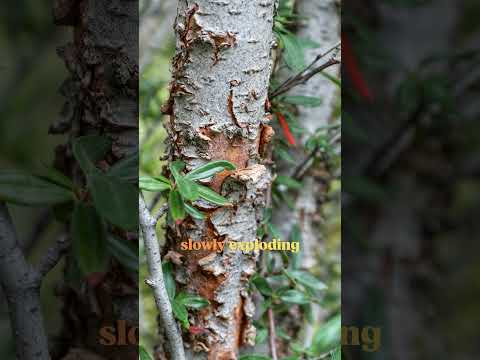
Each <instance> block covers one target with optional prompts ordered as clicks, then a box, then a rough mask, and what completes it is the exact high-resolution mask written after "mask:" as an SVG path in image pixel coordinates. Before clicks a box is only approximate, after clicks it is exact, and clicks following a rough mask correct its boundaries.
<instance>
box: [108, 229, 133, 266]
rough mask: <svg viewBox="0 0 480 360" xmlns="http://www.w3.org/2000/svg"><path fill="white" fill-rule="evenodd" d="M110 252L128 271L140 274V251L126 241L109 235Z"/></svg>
mask: <svg viewBox="0 0 480 360" xmlns="http://www.w3.org/2000/svg"><path fill="white" fill-rule="evenodd" d="M108 251H109V252H110V254H111V255H112V256H114V257H115V259H117V260H118V262H119V263H120V264H122V265H123V266H125V267H126V268H127V269H129V270H131V271H134V272H138V263H139V260H138V249H136V248H135V247H134V246H132V245H130V244H129V243H127V241H126V240H123V239H119V238H118V237H116V236H115V235H111V234H109V235H108Z"/></svg>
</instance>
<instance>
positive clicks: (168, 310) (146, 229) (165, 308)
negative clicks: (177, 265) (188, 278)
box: [138, 194, 185, 360]
mask: <svg viewBox="0 0 480 360" xmlns="http://www.w3.org/2000/svg"><path fill="white" fill-rule="evenodd" d="M138 201H139V222H140V230H141V232H142V235H143V241H144V242H145V254H146V256H147V264H148V270H149V273H150V277H149V278H148V279H147V280H145V282H146V283H147V285H149V286H150V287H151V288H152V289H153V292H154V297H155V303H156V305H157V310H158V315H159V317H160V320H161V324H162V325H163V328H164V330H165V334H166V336H167V340H168V344H169V350H170V355H171V359H172V360H185V350H184V347H183V339H182V336H181V334H180V331H179V329H178V327H177V322H176V321H175V318H174V317H173V311H172V305H171V304H170V299H169V298H168V293H167V289H166V287H165V280H164V278H163V272H162V259H161V257H160V247H159V245H158V239H157V234H156V231H155V226H156V224H157V219H156V218H154V217H152V215H151V214H150V211H149V210H148V208H147V205H146V204H145V200H144V199H143V197H142V195H141V194H140V196H139V198H138ZM162 209H163V207H162ZM165 212H166V210H165V211H163V213H165Z"/></svg>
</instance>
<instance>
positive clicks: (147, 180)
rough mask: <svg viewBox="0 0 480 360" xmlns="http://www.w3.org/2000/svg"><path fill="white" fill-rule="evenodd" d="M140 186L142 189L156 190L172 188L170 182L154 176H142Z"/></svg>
mask: <svg viewBox="0 0 480 360" xmlns="http://www.w3.org/2000/svg"><path fill="white" fill-rule="evenodd" d="M139 187H140V189H141V190H145V191H155V192H161V191H165V190H170V189H171V188H172V186H171V185H170V182H168V181H163V180H162V179H161V178H152V177H148V176H142V177H140V179H139Z"/></svg>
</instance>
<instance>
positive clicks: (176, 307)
mask: <svg viewBox="0 0 480 360" xmlns="http://www.w3.org/2000/svg"><path fill="white" fill-rule="evenodd" d="M172 310H173V313H174V314H175V317H176V318H177V319H178V320H179V321H180V322H181V323H182V326H183V327H184V328H186V329H188V328H189V327H190V323H189V322H188V311H187V308H186V307H185V305H183V304H181V303H179V302H178V301H176V300H173V301H172Z"/></svg>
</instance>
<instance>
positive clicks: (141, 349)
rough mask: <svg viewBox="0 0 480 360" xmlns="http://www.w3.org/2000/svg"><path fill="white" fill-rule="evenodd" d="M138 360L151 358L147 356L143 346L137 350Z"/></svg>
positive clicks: (149, 359) (150, 359)
mask: <svg viewBox="0 0 480 360" xmlns="http://www.w3.org/2000/svg"><path fill="white" fill-rule="evenodd" d="M139 355H140V360H152V357H151V356H150V355H149V354H148V352H147V350H145V348H144V347H143V346H140V348H139Z"/></svg>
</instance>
